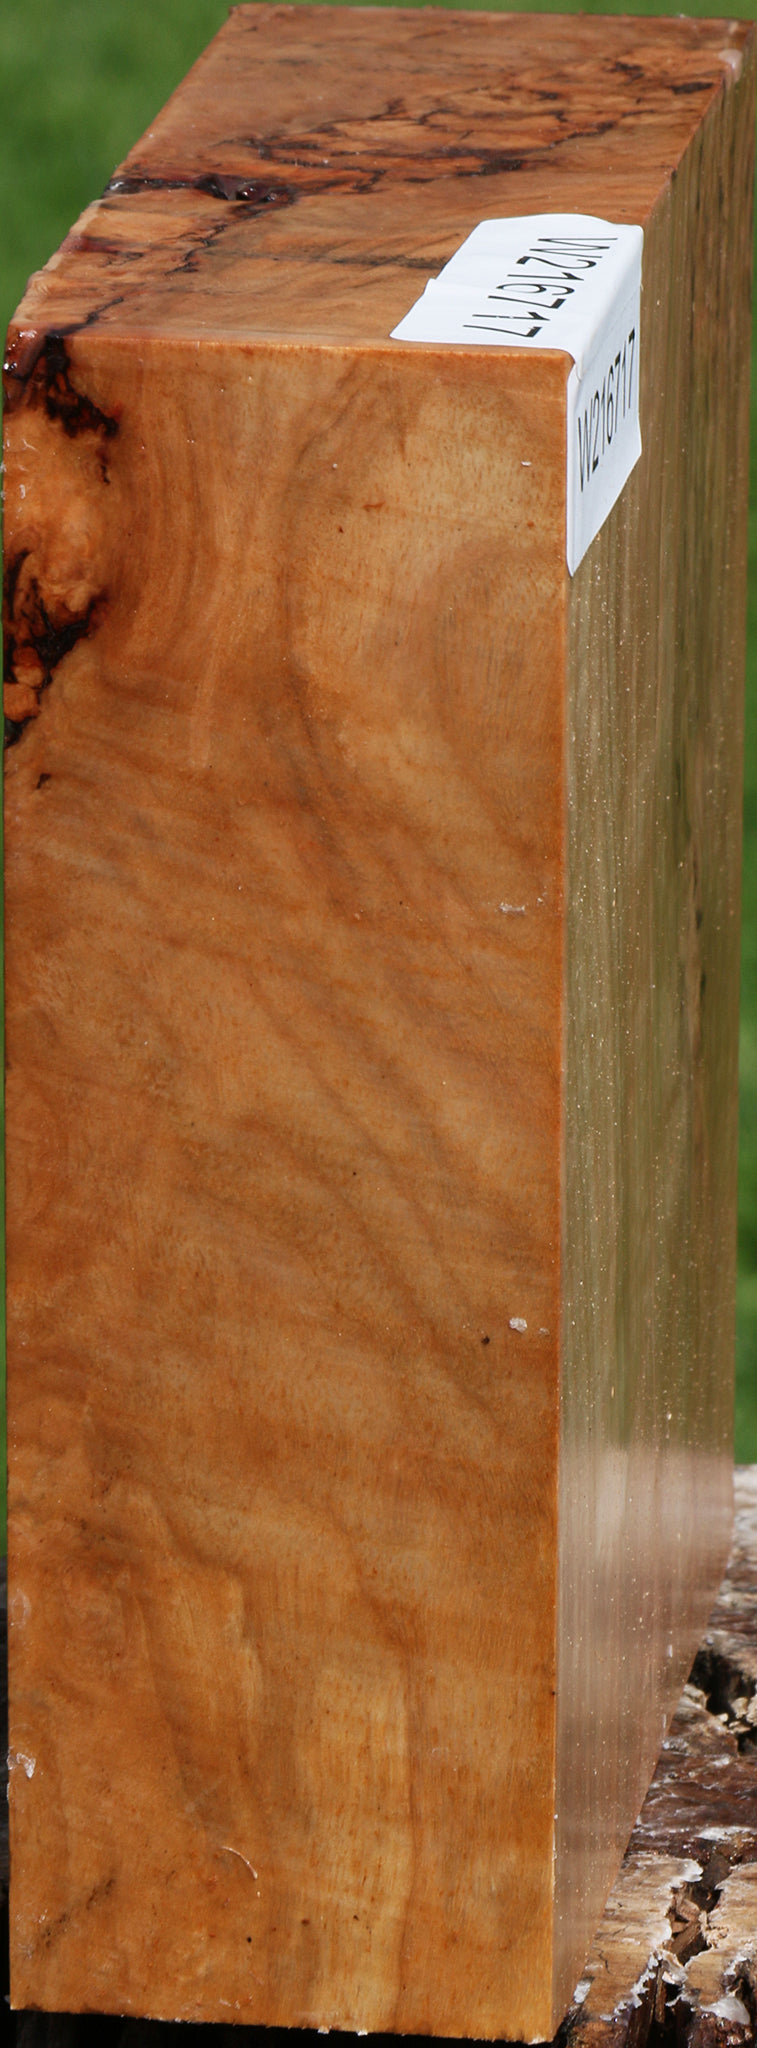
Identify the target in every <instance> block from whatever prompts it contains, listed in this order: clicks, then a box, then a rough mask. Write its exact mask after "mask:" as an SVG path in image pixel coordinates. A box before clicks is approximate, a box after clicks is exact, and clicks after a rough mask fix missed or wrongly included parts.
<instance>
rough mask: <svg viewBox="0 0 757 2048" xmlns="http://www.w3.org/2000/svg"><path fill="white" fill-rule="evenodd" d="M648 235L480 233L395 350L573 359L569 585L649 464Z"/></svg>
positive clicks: (448, 268) (420, 303)
mask: <svg viewBox="0 0 757 2048" xmlns="http://www.w3.org/2000/svg"><path fill="white" fill-rule="evenodd" d="M643 240H644V237H643V233H642V230H641V228H639V227H625V226H621V225H619V224H617V223H615V222H612V221H606V220H598V219H596V218H595V217H594V216H593V215H590V214H565V213H563V214H531V215H529V216H527V217H524V218H520V219H517V220H485V221H481V222H480V223H479V226H478V227H476V228H474V229H473V233H472V234H470V235H469V236H468V238H467V240H466V241H465V242H463V243H462V246H461V247H460V248H459V249H458V250H457V252H456V254H455V255H454V256H453V257H452V258H451V260H450V262H449V263H447V264H445V267H444V269H443V270H442V271H440V273H439V276H438V277H437V278H432V279H430V281H429V283H428V284H427V286H426V289H425V291H424V293H423V296H422V297H421V298H420V299H418V300H417V301H416V304H415V305H414V306H413V307H411V310H410V312H409V313H408V314H406V316H405V318H404V320H401V321H400V323H399V326H398V327H395V328H394V329H393V333H392V339H393V340H395V341H425V342H456V343H458V344H460V343H463V344H467V345H468V346H470V344H471V343H473V344H474V345H478V346H480V347H486V348H513V347H517V348H551V349H564V350H565V352H566V354H568V355H570V356H572V358H573V368H572V370H571V372H570V376H569V378H568V385H567V437H568V439H567V446H568V470H567V530H566V552H567V558H568V568H569V570H570V572H571V575H572V574H573V573H574V571H575V570H576V569H577V568H578V564H579V562H580V561H581V560H582V558H583V556H584V555H585V553H586V550H587V548H588V546H589V544H590V542H591V541H592V540H593V539H594V536H595V534H596V533H598V532H599V529H600V527H601V526H602V525H603V524H604V521H605V519H606V518H607V515H608V512H610V511H611V509H612V506H613V505H614V504H615V501H616V499H617V498H618V497H619V496H620V492H621V491H622V489H623V485H624V483H625V482H626V478H627V477H628V476H629V475H630V472H631V470H632V469H633V467H634V465H635V463H636V462H638V459H639V456H640V454H641V434H640V430H639V322H640V311H641V258H642V248H643Z"/></svg>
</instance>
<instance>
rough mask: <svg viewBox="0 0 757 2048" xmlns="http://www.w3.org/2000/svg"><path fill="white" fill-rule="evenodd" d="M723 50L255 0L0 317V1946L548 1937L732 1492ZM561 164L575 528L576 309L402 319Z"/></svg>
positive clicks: (395, 2004)
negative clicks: (571, 219) (635, 319)
mask: <svg viewBox="0 0 757 2048" xmlns="http://www.w3.org/2000/svg"><path fill="white" fill-rule="evenodd" d="M752 53H753V36H752V32H751V31H750V30H749V29H748V28H746V27H745V26H744V25H742V24H736V25H733V24H731V25H724V24H722V23H721V24H717V25H714V26H713V25H705V24H701V23H684V22H681V23H676V24H669V23H663V22H654V23H652V22H647V23H633V22H619V21H612V22H605V23H601V24H600V23H597V22H581V21H580V20H578V21H577V20H571V21H566V22H554V21H550V29H549V50H548V52H545V50H544V29H543V24H541V23H539V22H538V21H537V20H528V19H523V20H519V19H518V18H505V17H493V18H487V17H485V16H470V15H465V16H462V17H456V16H454V15H449V14H446V13H445V14H443V15H434V14H433V13H431V12H429V11H423V12H422V13H420V14H418V15H413V14H412V13H402V14H391V13H388V12H377V13H375V14H373V13H371V12H369V11H368V12H358V13H356V12H352V11H350V12H344V13H341V12H339V11H338V10H328V9H324V10H315V11H312V12H311V11H310V10H303V9H299V8H296V9H287V8H284V9H281V8H256V7H252V8H249V7H245V8H240V9H238V10H237V11H236V13H235V14H234V15H232V17H231V20H230V22H229V24H228V26H227V27H226V28H225V29H224V30H223V31H222V33H221V36H220V37H219V38H217V39H216V42H215V44H214V45H212V46H211V50H210V52H209V53H208V54H207V55H206V57H205V58H204V59H203V60H201V63H200V65H199V66H198V67H196V68H195V71H194V72H193V73H192V74H191V75H190V79H189V80H188V81H187V83H186V85H185V86H184V87H183V88H182V89H181V91H180V93H179V94H178V95H177V96H175V98H174V100H173V101H172V102H171V103H170V104H169V107H168V108H167V109H166V111H165V113H164V114H163V115H162V116H161V117H160V118H159V120H158V121H157V122H156V123H155V125H154V128H153V129H152V130H151V132H150V136H149V137H147V138H146V139H145V140H144V142H143V143H141V144H140V145H139V146H138V148H137V150H136V151H135V152H133V153H132V156H131V157H130V158H129V159H128V160H127V163H126V165H125V166H124V167H123V169H122V171H121V172H119V173H118V174H117V175H116V178H115V179H114V181H113V183H112V185H111V187H110V189H109V193H108V195H106V197H105V199H104V200H103V201H102V202H101V203H100V204H99V205H98V206H97V207H96V208H94V209H90V211H89V213H88V214H87V215H85V216H84V217H83V220H82V222H80V223H79V226H78V228H77V229H76V230H75V231H74V232H73V233H72V235H71V236H70V237H69V238H68V242H67V244H66V245H65V248H64V251H63V252H62V254H61V255H60V257H59V258H57V259H54V261H53V264H51V265H49V266H48V269H47V271H45V272H43V273H41V275H40V276H39V277H38V278H37V279H35V280H33V281H32V284H31V287H30V290H29V293H28V295H27V298H26V300H25V301H24V304H23V306H22V307H21V309H20V310H19V314H18V316H17V319H16V322H15V324H14V327H13V328H12V330H11V335H10V337H9V350H8V366H7V378H6V392H7V400H8V411H7V422H6V442H7V456H6V460H7V508H6V535H7V573H6V627H7V670H6V673H7V678H8V680H7V699H6V708H7V712H8V717H9V721H10V723H9V738H10V741H11V745H10V747H9V750H8V753H7V757H6V762H7V768H6V843H7V884H6V888H7V931H8V966H7V975H8V1078H7V1087H8V1132H9V1136H8V1171H9V1188H8V1259H9V1387H10V1394H9V1399H10V1435H11V1477H10V1499H11V1530H10V1571H11V1604H10V1614H11V1624H12V1626H11V1642H12V1650H11V1735H10V1741H11V1752H12V1760H13V1767H12V1771H11V1825H12V1866H13V1896H12V1911H11V1918H12V1948H13V1998H14V2002H15V2004H16V2005H20V2006H23V2005H26V2004H34V2005H39V2006H42V2007H44V2008H48V2009H60V2010H64V2011H65V2010H76V2009H79V2008H85V2009H91V2010H95V2011H108V2010H112V2011H124V2012H128V2011H130V2012H143V2013H149V2014H154V2015H158V2016H160V2015H165V2016H171V2017H176V2018H196V2019H219V2020H220V2019H228V2018H232V2019H234V2018H236V2019H239V2020H240V2021H254V2022H260V2023H266V2024H287V2025H321V2026H334V2027H342V2028H355V2027H359V2028H366V2029H369V2030H374V2029H380V2030H396V2031H399V2032H417V2033H435V2034H441V2035H444V2034H446V2035H452V2036H454V2035H460V2036H466V2035H468V2036H470V2035H472V2036H485V2037H492V2036H495V2035H502V2034H508V2035H511V2036H516V2035H518V2036H522V2037H525V2038H533V2037H534V2036H536V2035H539V2034H541V2035H544V2034H548V2033H551V2032H552V2031H553V2028H554V2025H555V2023H556V2020H557V2018H559V2015H560V2012H561V2011H562V2010H564V2008H565V2006H566V2005H567V2002H568V1999H569V1996H570V1992H571V1990H572V1988H573V1984H574V1983H575V1981H576V1979H577V1977H578V1975H579V1973H580V1969H581V1966H582V1963H583V1960H584V1955H585V1952H586V1948H587V1946H588V1940H589V1937H590V1934H591V1931H592V1929H593V1926H594V1925H595V1924H596V1921H597V1919H598V1917H599V1913H600V1910H601V1906H602V1902H603V1899H604V1896H605V1894H606V1892H607V1890H608V1888H609V1885H610V1883H611V1881H612V1878H613V1876H614V1874H615V1868H616V1865H617V1862H618V1860H619V1855H620V1851H621V1848H622V1845H623V1841H624V1839H625V1838H626V1837H627V1835H628V1832H629V1830H630V1827H631V1824H632V1822H633V1819H634V1816H635V1812H636V1808H637V1806H638V1804H639V1801H640V1797H641V1792H642V1791H643V1786H644V1782H645V1774H646V1777H648V1776H649V1772H650V1770H651V1764H652V1762H653V1760H654V1755H655V1753H656V1749H657V1746H658V1743H659V1737H660V1734H661V1731H662V1725H663V1718H664V1715H665V1713H666V1712H667V1711H668V1710H669V1709H672V1705H673V1703H674V1700H675V1697H676V1694H677V1691H678V1689H679V1686H680V1681H681V1677H682V1676H683V1675H685V1668H686V1667H687V1666H688V1663H689V1662H690V1659H691V1655H692V1653H693V1650H694V1648H695V1647H696V1642H697V1640H698V1636H699V1634H700V1632H701V1626H702V1621H703V1616H704V1610H705V1608H706V1605H707V1603H708V1599H709V1597H710V1596H711V1594H712V1592H714V1590H715V1587H716V1584H717V1580H718V1576H719V1570H720V1566H721V1562H722V1557H723V1554H724V1550H725V1547H726V1537H727V1532H726V1507H725V1493H726V1467H727V1462H728V1431H729V1415H730V1406H729V1403H730V1394H729V1374H730V1365H729V1345H730V1342H731V1334H730V1333H731V1319H732V1306H731V1297H732V1271H731V1266H732V1255H731V1250H730V1246H731V1239H732V1230H733V1109H732V1090H733V1057H734V1033H735V1006H736V987H735V961H736V957H737V955H736V943H737V941H736V933H737V915H736V914H737V909H738V847H737V812H738V795H737V789H736V780H737V771H738V754H739V732H740V726H739V710H738V699H739V689H738V685H739V650H740V642H741V635H742V611H743V583H744V574H743V542H742V525H743V501H744V476H743V454H742V436H743V427H744V414H743V393H744V389H745V384H744V377H745V369H744V362H745V356H744V351H745V347H746V337H747V329H748V321H747V304H746V301H747V291H748V247H749V232H750V217H749V194H748V179H749V175H750V166H751V157H750V139H749V123H750V118H751V108H752V97H751V94H752ZM555 95H556V97H555ZM503 138H504V140H503ZM505 144H506V146H505ZM673 173H675V177H672V174H673ZM671 178H672V183H671ZM557 205H559V206H560V207H561V208H563V209H564V208H566V207H567V208H571V207H575V208H577V209H581V210H583V209H586V210H589V211H594V212H598V213H609V214H611V215H612V214H615V215H616V216H617V217H618V218H619V219H630V220H639V221H641V223H642V224H643V225H644V227H645V231H646V235H647V251H648V258H645V262H646V261H647V260H648V263H649V269H648V271H647V270H645V301H644V322H645V325H644V331H643V337H642V341H643V354H642V361H643V365H644V387H643V418H642V432H643V437H644V451H645V452H644V457H643V460H642V463H641V465H640V466H639V469H638V470H637V472H635V475H634V478H632V480H631V484H630V485H629V486H628V487H627V490H626V493H625V494H624V497H623V499H622V500H621V503H620V505H619V506H618V508H617V510H616V512H615V513H614V514H613V515H612V517H611V519H610V521H609V522H608V524H607V526H606V527H605V529H604V530H603V532H602V534H601V535H600V536H599V538H598V540H597V542H596V543H595V544H594V546H593V547H592V549H591V550H590V552H589V555H588V556H587V558H586V561H585V563H584V564H583V565H582V568H581V571H580V573H579V576H578V577H577V578H576V579H574V581H573V582H572V583H571V582H570V579H569V578H568V576H567V571H566V567H565V384H566V377H567V373H568V368H569V364H568V360H567V358H565V357H564V356H560V355H557V354H552V355H551V354H549V353H547V352H541V353H540V354H539V355H538V356H535V355H532V356H529V355H528V354H526V353H524V352H519V351H518V350H512V351H506V352H502V353H499V352H494V351H480V352H477V351H476V350H475V349H462V350H461V349H444V348H442V347H437V348H419V347H417V346H416V347H412V346H409V347H404V348H402V347H399V346H398V345H396V344H393V343H391V342H390V341H389V339H388V335H389V330H390V328H391V326H392V325H393V324H394V323H395V322H396V320H397V319H398V318H399V317H400V316H401V314H402V313H403V312H404V311H406V310H407V308H408V306H409V304H410V303H411V302H412V300H413V299H414V298H415V297H416V296H417V293H418V291H419V289H420V288H421V286H422V283H423V281H424V278H425V276H426V275H428V273H429V271H430V270H434V269H436V268H438V267H439V266H440V264H441V263H442V262H443V261H444V260H445V258H446V257H447V256H448V255H449V254H451V253H452V250H453V249H454V248H455V247H456V246H457V245H458V244H459V242H460V241H461V240H462V239H463V236H464V235H465V233H466V232H468V230H469V228H470V227H471V226H472V225H473V224H474V223H475V222H476V221H477V220H478V219H480V218H482V217H483V216H485V215H489V214H492V213H497V212H504V213H520V212H528V211H533V210H537V209H539V208H546V207H548V206H557ZM692 307H693V313H692ZM704 975H706V977H707V979H706V995H705V993H704V989H703V983H702V977H703V976H704ZM668 1168H670V1171H669V1172H668ZM668 1498H672V1499H673V1500H674V1502H675V1508H674V1509H673V1510H671V1509H670V1508H668V1507H666V1505H665V1502H666V1499H668ZM638 1617H641V1619H639V1618H638ZM624 1656H626V1657H627V1658H628V1659H629V1662H631V1663H632V1664H633V1668H634V1686H630V1685H625V1684H624V1685H623V1686H622V1688H620V1689H619V1686H618V1681H617V1666H618V1663H619V1661H620V1660H621V1659H622V1658H623V1657H624ZM634 1689H635V1692H636V1695H637V1696H639V1697H640V1698H641V1699H642V1702H643V1705H642V1708H641V1711H640V1712H639V1714H638V1718H637V1720H636V1721H635V1722H634V1725H633V1726H632V1727H630V1728H629V1727H628V1726H627V1725H626V1723H625V1722H624V1721H623V1719H622V1714H621V1709H620V1706H619V1701H620V1699H621V1694H622V1696H623V1697H633V1696H634ZM555 1815H557V1820H556V1821H555ZM568 1897H569V1899H570V1912H569V1913H568V1914H566V1913H565V1910H564V1908H565V1901H566V1898H568Z"/></svg>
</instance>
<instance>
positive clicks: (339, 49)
mask: <svg viewBox="0 0 757 2048" xmlns="http://www.w3.org/2000/svg"><path fill="white" fill-rule="evenodd" d="M752 34H753V29H752V27H751V25H750V24H749V23H747V22H742V21H691V20H685V19H679V20H676V21H671V20H638V19H631V18H628V19H619V18H613V19H604V20H597V19H595V18H592V19H591V20H587V19H584V18H582V17H581V16H575V15H574V16H567V17H564V18H558V17H554V16H553V17H550V21H549V30H548V33H547V32H546V30H545V23H544V20H543V18H542V17H541V16H539V15H536V16H531V15H517V14H516V15H512V14H483V13H482V14H468V13H465V14H456V13H448V12H446V11H445V12H442V11H440V10H435V9H425V8H423V9H402V10H398V9H394V8H391V9H388V8H387V9H372V8H360V9H353V8H330V7H323V8H320V7H319V8H302V7H299V6H295V7H278V6H241V7H237V8H235V9H234V10H233V11H232V13H231V15H230V18H229V20H228V22H227V23H226V24H225V26H224V27H223V28H222V29H221V31H220V33H219V34H218V35H217V36H216V38H215V40H214V41H213V42H212V43H211V45H210V47H209V49H208V50H207V51H206V52H205V54H204V55H203V56H202V57H201V58H200V59H199V61H198V63H197V64H196V65H195V66H194V68H193V70H192V71H191V72H190V73H189V76H188V77H187V79H186V80H185V81H184V83H183V84H182V85H181V86H180V87H179V89H178V91H177V92H176V93H175V94H174V95H173V98H172V99H171V100H170V101H169V102H168V105H167V106H166V107H165V108H164V110H163V112H162V113H161V114H160V115H159V116H158V117H157V119H156V121H155V123H154V125H153V127H152V128H151V129H150V130H149V131H148V133H147V134H146V135H145V136H144V137H143V138H142V140H141V142H139V143H137V144H136V146H135V148H134V149H133V150H132V151H131V152H130V154H129V156H128V157H127V158H126V161H125V163H124V164H123V165H122V166H121V167H120V169H119V170H118V171H117V172H116V174H115V176H114V178H113V179H112V180H111V184H110V186H109V187H108V189H107V191H106V193H105V195H104V197H103V199H102V200H101V201H99V202H98V203H97V204H96V205H95V206H93V207H91V208H89V209H88V211H87V212H86V213H85V214H84V215H83V216H82V218H81V220H80V221H79V223H78V224H77V227H76V228H75V229H74V230H73V232H72V233H71V234H70V235H69V236H68V238H67V241H66V242H65V243H64V246H63V250H62V252H61V254H60V255H59V256H57V257H56V258H54V259H53V262H52V264H51V265H49V266H48V267H47V269H46V270H45V271H43V272H41V273H40V274H39V276H38V277H37V278H35V279H32V282H31V285H30V288H29V292H28V294H27V297H26V300H25V302H24V304H23V306H22V308H21V309H20V313H19V316H18V322H19V325H20V327H21V329H22V336H21V337H19V336H16V337H15V339H14V337H13V336H12V337H11V352H10V359H11V364H12V365H13V364H14V363H17V364H18V367H19V368H21V369H23V367H24V363H25V356H26V355H27V354H28V347H29V344H28V343H25V341H24V339H23V330H24V329H26V330H29V329H32V330H38V329H39V328H40V327H44V328H46V329H47V330H48V331H49V330H50V328H51V327H52V328H59V327H62V328H65V329H68V330H71V329H72V328H76V327H77V326H79V325H80V324H81V323H82V322H83V321H86V322H87V325H88V326H90V327H91V326H92V325H93V324H96V325H97V326H98V327H102V328H107V329H109V330H110V331H111V332H115V333H119V334H132V335H133V334H140V335H149V334H156V333H161V332H171V333H173V334H181V333H185V334H192V335H203V334H204V335H207V336H208V337H212V336H218V337H220V336H226V335H229V334H237V335H239V336H240V338H245V339H255V338H258V337H259V338H263V339H267V340H277V339H281V340H286V339H289V338H295V339H300V340H309V341H320V342H329V341H332V342H341V343H347V344H350V345H353V346H355V345H357V346H359V345H360V344H361V343H365V344H368V345H370V346H376V345H377V344H379V345H380V344H381V343H383V342H387V343H388V342H389V335H390V332H391V329H392V327H393V326H394V325H395V324H396V322H397V321H398V320H399V319H401V317H402V315H403V314H404V313H406V312H407V311H408V309H409V307H410V305H411V304H412V303H413V301H414V300H415V298H416V297H417V296H418V293H419V291H420V290H421V289H422V287H423V284H424V282H425V279H426V277H427V276H428V275H430V274H431V273H433V272H435V271H437V270H438V269H439V268H440V267H441V265H442V264H443V263H445V262H446V261H447V260H448V258H449V257H450V256H451V255H452V254H453V252H454V250H455V249H456V248H457V247H458V246H459V244H460V242H461V241H462V240H463V239H464V237H465V236H466V235H467V234H468V233H469V232H470V230H471V228H472V227H474V226H475V224H476V223H477V222H478V221H479V220H481V219H483V218H488V217H491V216H496V215H513V214H526V213H543V212H549V211H568V212H573V211H576V212H587V213H597V214H599V215H601V216H603V217H605V218H610V219H614V220H618V221H633V222H638V223H639V224H641V225H642V226H643V225H644V223H645V221H646V220H647V218H648V216H649V213H650V211H651V209H652V207H653V205H654V203H655V200H656V198H657V197H658V195H659V194H660V192H661V190H662V189H663V188H664V187H665V186H666V184H667V182H668V180H669V178H670V176H671V174H672V173H673V172H674V170H675V168H676V166H677V165H678V164H679V163H680V161H681V158H682V156H683V155H684V153H685V151H686V149H687V146H688V145H689V143H690V142H691V140H692V138H693V136H694V134H695V132H696V130H697V129H698V127H699V125H700V123H701V120H702V118H703V115H704V114H705V112H706V110H707V108H708V106H709V105H710V103H711V101H712V99H713V97H714V96H715V95H717V94H718V92H720V91H721V90H722V89H723V86H724V84H725V82H726V81H727V80H728V79H732V78H733V75H734V72H738V70H739V68H740V66H741V64H742V61H743V57H744V53H745V49H746V46H747V43H748V41H749V38H750V37H751V36H752ZM31 345H32V348H33V342H32V344H31ZM389 345H390V346H391V347H393V348H394V347H396V346H397V344H389Z"/></svg>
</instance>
